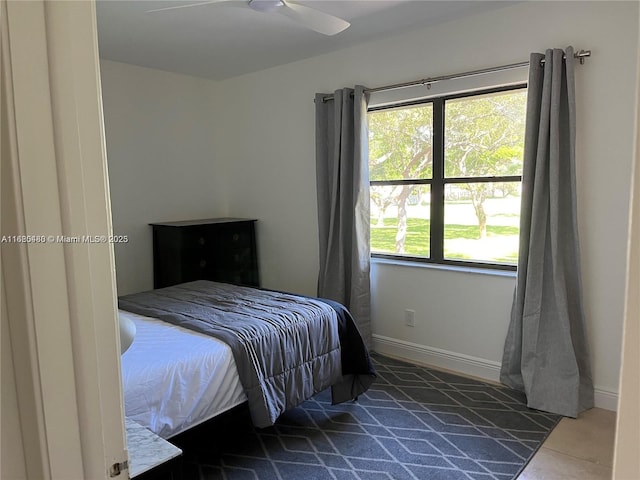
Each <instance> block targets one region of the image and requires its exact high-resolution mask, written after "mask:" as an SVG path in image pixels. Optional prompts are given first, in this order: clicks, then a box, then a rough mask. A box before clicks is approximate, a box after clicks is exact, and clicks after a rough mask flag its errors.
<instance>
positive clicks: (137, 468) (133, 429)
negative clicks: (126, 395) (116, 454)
mask: <svg viewBox="0 0 640 480" xmlns="http://www.w3.org/2000/svg"><path fill="white" fill-rule="evenodd" d="M125 426H126V429H127V450H129V477H130V478H134V477H136V476H137V475H140V474H142V473H144V472H146V471H148V470H151V469H152V468H154V467H157V466H158V465H161V464H163V463H165V462H168V461H169V460H171V459H172V458H175V457H177V456H179V455H182V450H180V449H179V448H178V447H176V446H175V445H172V444H171V443H169V442H167V441H166V440H164V439H162V438H160V437H159V436H158V435H156V434H155V433H153V432H152V431H151V430H148V429H146V428H144V427H143V426H142V425H140V424H138V423H136V422H134V421H133V420H131V419H129V418H125Z"/></svg>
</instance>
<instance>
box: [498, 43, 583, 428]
mask: <svg viewBox="0 0 640 480" xmlns="http://www.w3.org/2000/svg"><path fill="white" fill-rule="evenodd" d="M564 55H565V52H563V51H562V50H560V49H554V50H547V52H546V55H542V54H537V53H534V54H532V55H531V59H530V67H529V68H530V70H529V85H528V100H527V122H526V125H527V126H526V135H525V152H524V169H523V175H522V210H521V221H520V253H519V261H518V278H517V284H516V289H515V294H514V302H513V307H512V310H511V323H510V325H509V330H508V333H507V338H506V341H505V347H504V356H503V359H502V369H501V372H500V380H501V381H502V382H503V383H504V384H506V385H508V386H510V387H512V388H515V389H518V390H521V391H524V392H525V393H526V396H527V404H528V406H529V407H530V408H534V409H537V410H544V411H548V412H553V413H557V414H560V415H564V416H568V417H574V418H575V417H577V416H578V414H579V413H580V412H582V411H583V410H586V409H588V408H591V407H593V383H592V379H591V367H590V361H589V351H588V343H587V338H586V331H585V319H584V310H583V305H582V287H581V280H580V254H579V245H578V228H577V221H576V178H575V126H576V118H575V117H576V115H575V92H574V72H573V68H574V60H573V49H572V48H571V47H568V48H567V49H566V58H567V60H566V61H565V60H564V59H563V56H564ZM543 59H544V61H545V63H544V66H542V65H541V61H542V60H543Z"/></svg>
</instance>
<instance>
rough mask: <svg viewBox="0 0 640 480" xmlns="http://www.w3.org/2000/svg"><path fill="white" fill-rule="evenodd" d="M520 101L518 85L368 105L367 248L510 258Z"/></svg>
mask: <svg viewBox="0 0 640 480" xmlns="http://www.w3.org/2000/svg"><path fill="white" fill-rule="evenodd" d="M525 109H526V89H525V88H522V87H519V88H517V89H514V88H509V89H507V90H504V91H495V90H493V91H491V92H483V93H480V94H477V93H476V94H472V95H464V96H456V97H453V96H452V97H441V98H436V99H430V100H429V101H428V102H425V103H422V104H417V105H405V106H398V107H394V108H387V109H381V110H375V111H371V112H369V114H368V120H369V132H370V133H369V168H370V180H371V187H370V193H371V207H372V219H371V248H372V252H374V254H382V255H385V256H387V255H391V256H402V257H413V258H416V259H421V260H425V261H436V262H440V263H448V262H449V261H452V262H464V263H467V262H471V263H478V262H479V263H484V264H491V265H494V264H495V265H515V264H516V263H517V249H518V230H519V215H520V183H521V174H522V155H523V148H524V121H525ZM432 220H433V223H432ZM432 244H433V245H432ZM432 247H435V249H434V248H432Z"/></svg>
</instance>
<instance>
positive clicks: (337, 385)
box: [119, 280, 375, 427]
mask: <svg viewBox="0 0 640 480" xmlns="http://www.w3.org/2000/svg"><path fill="white" fill-rule="evenodd" d="M119 307H120V308H121V309H123V310H127V311H130V312H133V313H137V314H140V315H146V316H149V317H155V318H159V319H161V320H164V321H166V322H169V323H172V324H174V325H179V326H181V327H185V328H189V329H191V330H195V331H197V332H201V333H204V334H207V335H211V336H213V337H216V338H218V339H220V340H222V341H224V342H225V343H227V344H228V345H229V346H230V347H231V350H232V352H233V356H234V359H235V362H236V366H237V368H238V373H239V376H240V381H241V382H242V385H243V387H244V389H245V392H246V394H247V398H248V401H249V409H250V412H251V417H252V420H253V423H254V424H255V425H256V426H257V427H266V426H269V425H272V424H273V423H274V422H275V421H276V419H277V418H278V417H279V416H280V415H281V414H282V413H283V412H284V411H285V410H287V409H289V408H292V407H294V406H296V405H298V404H300V403H302V402H303V401H305V400H306V399H308V398H310V397H311V396H313V395H314V394H316V393H318V392H320V391H321V390H324V389H325V388H327V387H329V386H331V387H332V394H333V402H334V403H340V402H343V401H347V400H350V399H352V398H354V397H356V396H358V395H359V394H360V393H362V392H364V391H366V390H367V389H368V388H369V386H370V385H371V383H372V382H373V379H374V378H375V371H374V369H373V366H372V365H371V360H370V358H369V355H368V352H367V350H366V348H365V347H364V344H363V342H362V339H361V338H360V335H359V334H358V332H357V328H356V327H355V324H354V323H353V320H352V319H351V316H350V315H349V313H348V312H347V311H346V309H345V308H344V307H342V306H341V305H339V304H336V303H334V302H330V301H327V300H321V299H316V298H309V297H302V296H298V295H292V294H287V293H281V292H274V291H268V290H260V289H255V288H249V287H239V286H235V285H229V284H224V283H215V282H209V281H204V280H201V281H197V282H190V283H185V284H182V285H176V286H173V287H168V288H163V289H159V290H152V291H149V292H143V293H137V294H133V295H127V296H124V297H120V299H119Z"/></svg>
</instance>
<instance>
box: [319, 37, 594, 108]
mask: <svg viewBox="0 0 640 480" xmlns="http://www.w3.org/2000/svg"><path fill="white" fill-rule="evenodd" d="M590 56H591V50H580V51H578V52H576V53H574V54H573V58H575V59H577V60H579V61H580V64H581V65H582V64H584V59H585V58H586V57H590ZM564 58H566V56H565V57H564ZM540 63H541V64H543V65H544V58H543V59H542V60H541V61H540ZM528 65H529V62H528V61H527V62H518V63H511V64H509V65H501V66H498V67H490V68H483V69H481V70H473V71H471V72H464V73H454V74H452V75H442V76H440V77H433V78H423V79H422V80H414V81H412V82H404V83H394V84H393V85H385V86H384V87H376V88H365V89H364V92H365V93H373V92H383V91H386V90H399V89H401V88H407V87H414V86H416V85H431V84H433V83H436V82H442V81H444V80H452V79H454V78H465V77H474V76H476V75H484V74H486V73H492V72H500V71H502V70H512V69H514V68H522V67H526V66H528ZM332 99H333V95H325V96H324V97H322V101H323V102H326V101H327V100H332Z"/></svg>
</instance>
